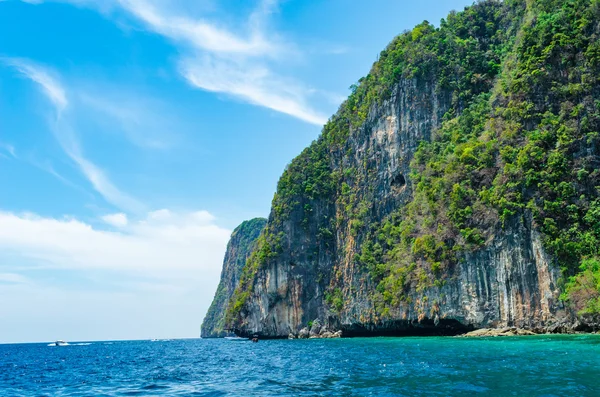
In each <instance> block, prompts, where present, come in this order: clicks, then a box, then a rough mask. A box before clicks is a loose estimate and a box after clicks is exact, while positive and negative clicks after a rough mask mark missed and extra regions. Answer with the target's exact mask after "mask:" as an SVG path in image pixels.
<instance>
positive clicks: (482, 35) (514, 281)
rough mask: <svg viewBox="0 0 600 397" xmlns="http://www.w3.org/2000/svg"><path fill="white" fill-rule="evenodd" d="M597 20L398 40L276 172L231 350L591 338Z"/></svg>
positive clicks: (542, 18) (498, 13)
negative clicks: (239, 344) (586, 318)
mask: <svg viewBox="0 0 600 397" xmlns="http://www.w3.org/2000/svg"><path fill="white" fill-rule="evenodd" d="M599 21H600V5H599V3H598V2H594V1H591V0H590V1H586V0H572V1H558V0H556V1H554V0H552V1H541V0H539V1H535V0H532V1H525V0H507V1H491V0H488V1H482V2H478V3H476V4H475V5H473V6H472V7H469V8H467V9H466V10H465V11H463V12H460V13H452V14H451V15H449V16H448V18H447V19H446V20H443V21H442V22H441V24H440V27H439V28H435V27H433V26H432V25H430V24H429V23H427V22H424V23H423V24H421V25H419V26H417V27H416V28H415V29H413V30H412V31H410V32H405V33H403V34H402V35H400V36H398V37H397V38H396V39H394V41H392V43H391V44H390V45H389V46H388V47H387V48H386V49H385V50H384V51H383V52H382V53H381V54H380V57H379V59H378V61H377V62H376V63H375V64H374V65H373V68H372V70H371V72H370V73H369V75H368V76H366V77H365V78H362V79H360V80H359V82H358V84H357V85H355V86H354V87H353V92H352V94H351V95H350V97H349V98H348V100H347V101H346V102H345V103H344V104H343V105H342V106H341V107H340V109H339V111H338V112H337V113H336V114H335V115H334V116H332V118H331V119H330V121H329V122H328V123H327V124H326V125H325V127H324V129H323V132H322V134H321V136H320V137H319V139H318V140H317V141H315V142H313V144H312V145H311V146H310V147H308V148H307V149H305V150H304V151H303V152H302V153H301V154H300V155H299V156H298V157H297V158H296V159H294V161H292V163H291V164H290V165H289V167H288V168H287V169H286V170H285V171H284V173H283V175H282V177H281V179H280V181H279V184H278V187H277V193H276V194H275V197H274V199H273V204H272V205H273V206H272V211H271V214H270V216H269V221H268V223H267V225H266V227H265V230H264V231H263V233H262V235H261V237H260V238H259V240H258V243H257V246H256V248H255V249H254V251H253V252H252V254H251V256H250V257H249V259H248V261H247V263H246V265H245V267H244V269H243V274H242V276H241V278H240V281H239V284H238V285H237V288H236V292H235V294H234V296H233V297H232V299H231V301H230V303H229V306H228V311H227V319H226V322H227V324H228V326H229V327H231V328H233V329H235V331H236V333H237V334H240V335H248V334H254V333H257V334H260V335H262V336H263V337H273V338H277V337H287V336H288V334H294V335H297V334H298V333H299V332H300V330H301V329H303V328H305V327H307V326H308V325H309V324H312V323H313V321H314V320H319V324H324V328H326V329H329V330H331V331H335V330H342V331H343V333H344V334H345V335H347V336H352V335H410V334H419V335H422V334H456V333H461V332H464V331H466V330H469V329H474V328H485V327H501V326H518V327H523V328H528V329H533V330H563V329H565V328H571V329H572V328H578V329H588V328H589V327H593V325H589V324H586V323H585V322H580V321H583V320H582V319H581V318H579V319H578V318H577V313H576V311H574V310H573V308H572V307H570V306H569V304H568V301H565V300H564V297H563V299H560V295H561V292H563V290H562V287H561V286H562V285H563V284H564V282H563V281H564V279H565V278H566V277H569V276H573V275H576V274H577V271H578V270H577V267H578V263H579V262H580V260H581V259H582V258H585V257H589V256H594V255H597V254H598V252H597V251H598V242H600V227H598V225H600V200H599V199H598V192H599V187H600V174H599V172H598V170H597V169H598V167H597V166H596V164H597V163H596V161H597V158H600V157H599V156H600V145H599V141H598V139H599V138H598V133H597V131H600V113H599V109H600V103H599V102H598V100H597V98H600V96H599V94H600V82H599V78H598V76H599V75H600V74H599V72H600V50H598V49H599V48H600V45H599V41H598V37H599V36H600V34H599V32H600V24H599Z"/></svg>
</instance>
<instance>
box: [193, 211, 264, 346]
mask: <svg viewBox="0 0 600 397" xmlns="http://www.w3.org/2000/svg"><path fill="white" fill-rule="evenodd" d="M266 223H267V220H266V219H263V218H255V219H251V220H249V221H245V222H243V223H242V224H241V225H239V226H238V227H237V228H235V230H234V231H233V233H232V234H231V239H230V240H229V243H228V244H227V251H226V252H225V259H224V260H223V269H222V270H221V280H220V282H219V286H218V287H217V292H216V293H215V297H214V299H213V301H212V304H211V305H210V307H209V309H208V312H207V313H206V317H204V320H203V321H202V327H201V336H202V337H203V338H222V337H224V336H227V335H228V334H230V333H228V332H227V331H225V329H224V321H225V310H226V308H227V304H228V303H229V299H230V298H231V295H233V292H234V291H235V287H236V286H237V283H238V280H239V278H240V274H241V273H242V268H243V267H244V265H245V263H246V259H247V257H248V256H249V255H250V252H252V250H253V249H254V247H255V245H256V239H257V238H258V236H259V235H260V232H261V231H262V230H263V229H264V227H265V224H266Z"/></svg>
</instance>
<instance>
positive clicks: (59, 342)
mask: <svg viewBox="0 0 600 397" xmlns="http://www.w3.org/2000/svg"><path fill="white" fill-rule="evenodd" d="M50 346H69V344H68V343H67V342H65V341H64V340H57V341H56V342H54V343H51V344H50Z"/></svg>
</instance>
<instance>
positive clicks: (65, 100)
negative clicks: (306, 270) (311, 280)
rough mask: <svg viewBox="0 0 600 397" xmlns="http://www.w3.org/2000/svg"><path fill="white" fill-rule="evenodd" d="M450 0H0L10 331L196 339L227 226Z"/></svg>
mask: <svg viewBox="0 0 600 397" xmlns="http://www.w3.org/2000/svg"><path fill="white" fill-rule="evenodd" d="M468 4H470V2H469V1H459V0H422V1H419V2H413V1H394V0H369V1H366V0H365V1H362V0H311V1H308V0H284V1H277V0H262V1H260V0H259V1H239V0H237V1H233V0H223V1H218V0H205V1H196V0H194V1H192V0H187V1H184V0H172V1H167V0H95V1H94V0H64V1H42V0H28V1H17V0H0V93H1V95H0V186H1V188H0V302H2V303H3V304H2V305H0V322H1V323H2V324H3V326H2V327H0V342H19V341H46V340H53V339H59V338H60V339H70V340H101V339H137V338H174V337H196V336H197V335H198V334H199V326H200V322H201V320H202V317H203V315H204V313H205V312H206V309H207V308H208V305H209V304H210V301H211V299H212V296H213V294H214V290H215V289H216V285H217V282H218V277H219V273H220V269H221V262H222V257H223V254H224V251H225V245H226V243H227V240H228V237H229V234H230V232H231V230H232V229H233V228H234V227H235V226H236V225H237V224H239V223H240V222H242V221H243V220H245V219H249V218H252V217H256V216H264V217H266V216H268V213H269V207H270V202H271V199H272V196H273V193H274V191H275V186H276V183H277V179H278V177H279V175H280V174H281V172H282V171H283V169H284V167H285V165H286V164H287V163H289V161H290V160H291V159H292V158H293V157H294V156H295V155H297V154H298V153H299V152H300V151H301V150H302V148H304V147H305V146H307V145H308V144H309V143H310V142H311V141H312V140H314V139H315V138H316V137H317V136H318V134H319V132H320V130H321V127H322V125H323V123H324V122H325V121H326V120H327V118H328V117H329V116H330V115H331V114H332V113H334V112H335V111H336V109H337V108H338V106H339V105H340V103H341V102H342V101H343V99H344V98H345V97H346V96H347V94H348V87H349V86H350V85H351V84H353V83H354V82H356V81H357V80H358V79H359V78H360V77H361V76H363V75H365V74H366V73H367V72H368V70H369V68H370V66H371V64H372V63H373V61H375V59H376V58H377V54H378V53H379V52H380V51H381V50H382V49H383V48H384V47H385V45H386V44H387V43H388V42H389V41H391V39H392V38H393V37H394V36H395V35H397V34H399V33H401V32H402V31H403V30H405V29H410V28H411V27H412V26H414V25H415V24H417V23H420V22H421V21H423V20H424V19H426V20H428V21H430V22H432V23H434V24H436V25H437V24H438V23H439V20H440V19H441V18H442V17H444V16H445V15H446V14H447V13H448V12H449V11H450V10H453V9H456V10H459V9H462V8H463V7H464V6H465V5H468Z"/></svg>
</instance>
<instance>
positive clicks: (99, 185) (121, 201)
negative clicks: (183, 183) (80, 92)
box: [3, 58, 144, 212]
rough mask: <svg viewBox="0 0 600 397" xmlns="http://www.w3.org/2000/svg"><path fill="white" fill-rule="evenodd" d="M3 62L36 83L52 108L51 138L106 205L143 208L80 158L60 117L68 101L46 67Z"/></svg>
mask: <svg viewBox="0 0 600 397" xmlns="http://www.w3.org/2000/svg"><path fill="white" fill-rule="evenodd" d="M3 60H4V62H5V63H6V64H8V65H11V66H13V67H14V68H16V69H17V70H18V71H19V72H21V73H22V74H23V75H24V76H25V77H27V78H29V79H31V80H32V81H34V82H35V83H37V84H38V85H39V86H40V88H41V89H42V92H43V93H44V94H45V95H46V97H47V98H48V99H49V100H50V101H51V102H52V104H53V105H54V107H55V109H56V119H55V120H53V121H52V122H51V128H52V129H53V132H54V135H55V136H56V138H57V140H58V142H59V143H60V145H61V146H62V148H63V150H64V151H65V153H66V154H67V155H68V156H69V157H70V158H71V160H73V161H74V162H75V163H76V164H77V166H78V167H79V170H80V171H81V172H82V173H83V175H84V176H85V177H86V178H87V179H88V181H89V182H90V183H91V184H92V186H93V187H94V189H95V190H96V191H97V192H98V193H100V194H101V195H102V196H103V197H104V198H105V199H106V200H107V201H108V202H109V203H111V204H113V205H116V206H117V207H120V208H123V209H126V210H128V211H134V212H139V211H142V210H143V208H144V206H143V205H142V204H141V203H140V202H139V201H138V200H136V199H135V198H133V197H131V196H129V195H127V194H126V193H124V192H122V191H121V190H119V189H118V188H117V187H116V186H115V185H114V184H113V183H112V182H111V180H110V179H109V178H108V177H107V176H106V174H105V173H104V171H103V170H102V169H100V168H99V167H98V166H97V165H95V164H94V163H93V162H91V161H90V160H88V159H87V158H86V157H85V156H84V154H83V150H82V149H81V145H80V143H79V138H78V136H77V134H76V133H75V131H74V130H73V128H72V126H71V123H70V121H69V118H68V116H67V115H65V114H64V113H65V112H64V110H65V109H66V108H67V106H68V105H69V101H68V98H67V94H66V90H65V89H64V87H63V86H62V84H61V83H60V82H59V80H58V78H57V77H56V76H54V75H53V73H52V72H50V71H49V70H48V69H47V68H45V67H43V66H41V65H37V64H35V63H33V62H31V61H29V60H25V59H16V58H4V59H3Z"/></svg>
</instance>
